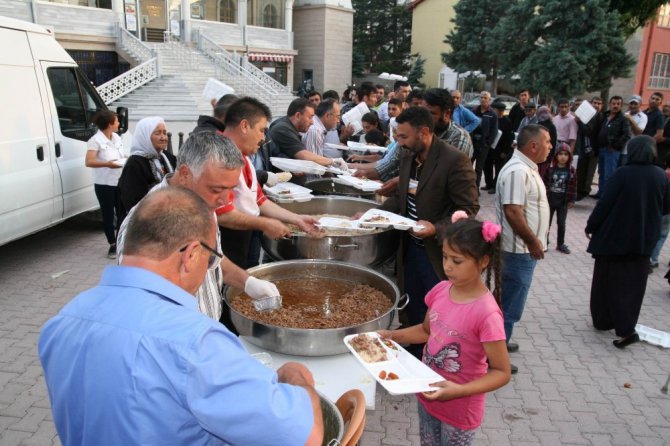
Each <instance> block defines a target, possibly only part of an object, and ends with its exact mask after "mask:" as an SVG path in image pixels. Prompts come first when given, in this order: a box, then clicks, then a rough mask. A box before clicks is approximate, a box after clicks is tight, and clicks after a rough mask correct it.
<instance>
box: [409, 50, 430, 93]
mask: <svg viewBox="0 0 670 446" xmlns="http://www.w3.org/2000/svg"><path fill="white" fill-rule="evenodd" d="M412 57H415V59H414V63H413V64H412V68H410V70H409V74H408V75H407V82H409V84H410V85H411V86H412V87H419V88H426V84H424V83H422V82H421V78H422V77H423V75H424V74H426V69H425V68H424V65H425V64H426V59H425V58H424V57H423V56H422V55H421V54H418V53H417V54H412Z"/></svg>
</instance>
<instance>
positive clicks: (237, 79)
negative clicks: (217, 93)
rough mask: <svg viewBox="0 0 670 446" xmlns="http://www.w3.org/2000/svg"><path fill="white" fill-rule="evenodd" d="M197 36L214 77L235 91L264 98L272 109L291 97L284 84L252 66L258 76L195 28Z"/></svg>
mask: <svg viewBox="0 0 670 446" xmlns="http://www.w3.org/2000/svg"><path fill="white" fill-rule="evenodd" d="M197 36H198V38H197V42H198V49H199V50H200V51H201V52H202V53H204V54H205V55H206V56H208V57H209V58H210V59H211V60H212V61H213V62H214V64H215V65H216V69H217V77H220V78H221V79H222V80H224V81H225V82H226V83H228V84H229V85H230V86H231V87H233V88H234V89H235V92H236V93H237V94H240V95H249V96H255V97H257V98H258V99H259V100H261V101H263V102H265V103H266V104H267V105H268V106H269V107H270V108H271V109H272V110H275V111H277V110H280V109H281V111H282V112H283V109H282V108H283V107H285V106H286V104H283V103H282V102H286V100H287V98H288V99H290V98H291V92H290V91H289V89H288V88H287V87H286V86H284V85H282V84H281V83H279V82H277V81H275V80H274V79H272V78H271V77H270V76H268V75H267V74H265V73H263V71H262V70H259V69H258V68H256V67H253V68H254V69H256V70H257V71H258V72H260V73H261V74H262V76H261V75H259V74H258V73H257V72H255V71H252V70H251V69H249V68H248V67H249V66H250V65H251V64H249V63H245V62H243V61H240V60H238V57H237V56H236V55H233V54H231V53H230V52H229V51H227V50H226V49H225V48H222V47H221V46H219V45H218V44H217V43H216V42H214V41H213V40H212V39H210V38H209V37H207V36H205V35H204V34H203V33H202V32H200V31H199V30H198V34H197ZM268 79H269V80H270V81H272V82H270V81H268Z"/></svg>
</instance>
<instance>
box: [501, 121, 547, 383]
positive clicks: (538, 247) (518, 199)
mask: <svg viewBox="0 0 670 446" xmlns="http://www.w3.org/2000/svg"><path fill="white" fill-rule="evenodd" d="M517 143H518V149H517V150H515V151H514V154H513V155H512V157H511V158H510V160H509V161H508V162H507V164H505V166H504V167H503V168H502V170H501V171H500V174H499V176H498V184H497V187H496V217H497V220H498V222H499V223H500V224H501V225H502V228H503V229H502V246H501V250H502V260H503V268H502V284H501V285H502V295H501V303H502V310H503V316H504V319H505V334H506V336H507V348H508V350H509V351H516V350H518V348H519V346H518V345H517V344H513V343H510V342H509V340H510V337H511V336H512V329H513V328H514V324H515V323H517V322H518V321H519V320H520V319H521V315H522V314H523V309H524V306H525V305H526V298H527V297H528V290H529V289H530V284H531V282H532V280H533V271H534V270H535V266H536V264H537V261H538V260H540V259H543V258H544V248H545V244H546V242H547V233H548V232H549V203H548V201H547V192H546V189H545V187H544V182H543V181H542V178H541V177H540V174H539V172H538V168H537V165H538V164H539V163H542V162H544V161H545V160H546V159H547V156H549V152H550V151H551V138H550V136H549V132H548V131H547V130H546V129H545V128H544V127H542V126H539V125H537V124H529V125H527V126H525V127H524V128H523V129H522V130H521V132H519V137H518V139H517ZM517 371H518V368H517V367H516V366H514V365H512V373H516V372H517Z"/></svg>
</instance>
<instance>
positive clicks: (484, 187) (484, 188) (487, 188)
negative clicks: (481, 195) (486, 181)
mask: <svg viewBox="0 0 670 446" xmlns="http://www.w3.org/2000/svg"><path fill="white" fill-rule="evenodd" d="M480 189H481V190H490V189H491V187H489V186H482V187H480Z"/></svg>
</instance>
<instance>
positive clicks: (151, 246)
mask: <svg viewBox="0 0 670 446" xmlns="http://www.w3.org/2000/svg"><path fill="white" fill-rule="evenodd" d="M129 218H130V220H129V221H128V227H127V229H126V237H125V243H124V248H123V253H124V256H139V257H146V258H150V259H153V260H164V259H166V258H167V257H169V256H170V255H171V254H172V253H174V252H175V251H178V250H179V249H180V248H182V247H183V246H185V245H186V244H188V243H189V242H191V241H193V240H207V239H209V238H210V237H211V234H212V231H213V227H214V219H213V217H212V212H211V211H210V210H209V207H208V206H207V203H205V202H204V201H203V199H202V198H200V197H199V196H198V195H197V194H196V193H195V192H192V191H190V190H188V189H185V188H182V187H174V186H170V187H166V188H164V189H159V190H157V191H155V192H151V193H149V194H147V195H146V196H145V197H144V198H143V199H142V200H141V201H140V202H139V203H138V204H137V206H136V207H135V210H134V212H133V213H132V215H131V216H130V217H129Z"/></svg>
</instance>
